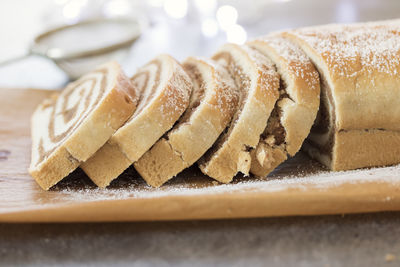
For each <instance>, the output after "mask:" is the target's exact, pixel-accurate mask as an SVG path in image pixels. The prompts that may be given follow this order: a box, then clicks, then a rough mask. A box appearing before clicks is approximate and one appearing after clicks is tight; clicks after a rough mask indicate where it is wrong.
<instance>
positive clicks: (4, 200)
mask: <svg viewBox="0 0 400 267" xmlns="http://www.w3.org/2000/svg"><path fill="white" fill-rule="evenodd" d="M51 93H52V92H51V91H42V90H32V89H0V221H3V222H78V221H80V222H86V221H87V222H89V221H146V220H187V219H222V218H245V217H263V216H287V215H315V214H342V213H360V212H376V211H387V210H400V166H392V167H386V168H375V169H368V170H367V169H366V170H359V171H350V172H337V173H331V172H328V171H327V170H324V169H323V168H322V167H321V166H320V165H319V164H317V163H316V162H313V161H311V160H310V159H308V158H307V157H306V156H304V155H303V154H302V153H299V154H298V155H297V156H296V157H294V158H292V159H290V160H289V161H288V162H287V163H285V164H283V165H282V166H281V167H280V168H278V170H277V171H275V172H274V173H272V174H271V175H270V176H269V177H267V178H266V179H255V178H252V177H240V176H239V177H236V178H235V180H234V182H233V183H232V184H230V185H221V184H218V183H216V182H214V181H212V180H211V179H209V178H207V177H205V176H204V175H202V174H201V173H200V172H199V170H198V169H197V167H192V168H190V169H188V170H186V171H184V172H183V173H181V174H180V175H178V177H176V178H175V179H173V180H172V181H170V182H168V183H167V184H166V185H165V186H163V187H161V188H159V189H153V188H150V187H148V186H147V185H146V184H145V183H144V182H143V180H142V179H141V178H140V177H139V176H138V174H137V173H136V172H135V171H134V169H132V168H130V169H128V170H127V171H126V172H125V173H124V174H123V175H122V176H121V177H120V178H118V179H117V180H116V181H115V182H113V183H112V184H111V186H110V187H109V188H107V189H98V188H96V186H95V185H94V184H93V183H92V182H91V181H90V180H89V179H88V178H87V177H86V175H85V174H84V173H83V172H82V171H81V170H77V171H75V172H74V173H72V174H71V175H70V176H68V177H67V178H65V179H64V180H63V181H62V182H60V183H59V184H58V185H56V186H55V187H54V188H52V189H51V190H50V191H44V190H42V189H41V188H40V187H39V186H38V185H37V184H36V183H35V181H34V180H33V179H32V178H31V177H30V176H29V174H28V172H27V168H28V165H29V161H30V123H29V122H30V116H31V114H32V112H33V110H34V109H35V107H36V106H37V105H38V103H40V102H41V101H42V100H43V99H44V98H45V97H46V96H48V95H50V94H51Z"/></svg>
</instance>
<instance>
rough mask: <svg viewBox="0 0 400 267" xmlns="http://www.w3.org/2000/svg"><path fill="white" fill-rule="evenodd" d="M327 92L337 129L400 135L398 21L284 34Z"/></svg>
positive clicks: (328, 26) (303, 29)
mask: <svg viewBox="0 0 400 267" xmlns="http://www.w3.org/2000/svg"><path fill="white" fill-rule="evenodd" d="M284 35H285V36H287V37H288V38H291V39H293V40H295V41H296V42H297V43H298V44H299V45H300V46H301V47H302V48H303V49H304V50H305V51H306V52H307V54H308V55H309V56H310V57H311V59H312V61H313V62H314V63H315V65H316V66H317V68H318V70H319V72H320V73H323V75H324V76H325V77H324V78H325V79H326V83H327V85H328V86H329V87H330V88H331V93H330V95H331V96H332V102H333V103H332V106H333V114H335V128H336V129H337V130H363V129H386V130H400V105H399V104H398V99H400V90H399V88H400V75H399V73H400V20H394V21H380V22H372V23H359V24H352V25H325V26H319V27H309V28H302V29H298V30H292V31H288V32H286V33H284Z"/></svg>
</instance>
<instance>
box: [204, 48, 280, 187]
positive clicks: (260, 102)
mask: <svg viewBox="0 0 400 267" xmlns="http://www.w3.org/2000/svg"><path fill="white" fill-rule="evenodd" d="M213 59H214V60H216V61H217V62H219V63H220V64H222V65H223V66H224V67H225V68H226V69H227V70H228V72H229V73H230V75H231V76H232V77H233V79H234V80H235V83H236V86H237V87H238V88H239V106H238V109H237V110H236V113H235V114H234V116H233V119H232V121H231V124H230V126H229V127H228V128H227V129H226V131H225V133H223V134H222V135H221V136H220V137H219V139H218V140H217V142H216V143H215V144H214V146H213V147H212V148H211V149H210V150H209V151H208V152H207V153H206V154H205V155H204V157H203V158H202V159H201V160H200V162H199V166H200V169H201V170H202V172H203V173H204V174H206V175H208V176H210V177H212V178H214V179H216V180H218V181H220V182H223V183H228V182H230V181H231V180H232V179H233V177H234V176H235V175H236V174H237V173H238V172H242V173H243V174H245V175H248V173H249V170H250V166H251V157H250V151H251V150H252V149H254V148H255V147H256V145H257V144H258V141H259V139H260V135H261V134H262V132H263V131H264V129H265V126H266V125H267V120H268V117H269V115H270V113H271V111H272V109H273V107H274V105H275V102H276V100H277V99H278V88H279V75H278V74H277V73H276V72H275V70H274V67H273V65H272V63H271V62H270V60H268V58H266V57H265V56H264V55H262V54H261V53H259V52H258V51H256V50H254V49H252V48H250V47H248V46H238V45H234V44H227V45H224V46H223V47H222V48H221V49H220V50H219V52H217V54H215V55H214V56H213Z"/></svg>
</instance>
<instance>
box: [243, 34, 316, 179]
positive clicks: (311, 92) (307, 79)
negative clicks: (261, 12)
mask: <svg viewBox="0 0 400 267" xmlns="http://www.w3.org/2000/svg"><path fill="white" fill-rule="evenodd" d="M248 45H250V46H251V47H254V48H255V49H257V50H258V51H260V52H261V53H263V54H264V55H266V56H267V57H268V58H270V59H271V60H272V62H273V63H274V64H275V67H276V69H277V71H278V73H279V75H280V76H281V82H280V88H279V99H278V101H277V102H276V104H275V107H274V110H273V111H272V113H271V116H270V117H269V119H268V123H267V127H266V128H265V130H264V133H263V134H262V137H261V139H260V143H259V144H258V145H257V148H256V149H255V150H253V151H252V161H251V163H252V165H251V169H250V172H251V173H252V174H254V175H256V176H259V177H265V176H267V175H268V174H269V173H270V172H271V171H273V170H274V169H275V168H276V167H277V166H278V165H279V164H281V163H282V162H283V161H285V160H286V159H287V157H288V156H294V154H296V153H297V151H299V150H300V148H301V145H302V144H303V142H304V140H305V138H306V137H307V135H308V134H309V133H310V129H311V126H312V125H313V122H314V120H315V118H316V116H317V112H318V107H319V98H320V82H319V74H318V72H317V70H316V69H315V67H314V65H313V64H312V62H311V60H310V59H309V58H308V56H307V55H306V54H305V53H304V52H303V51H302V50H301V48H300V47H299V46H297V45H296V44H294V43H292V42H290V41H289V40H288V39H285V38H283V37H282V35H281V34H271V35H268V36H265V37H263V38H259V39H256V40H253V41H251V42H249V43H248Z"/></svg>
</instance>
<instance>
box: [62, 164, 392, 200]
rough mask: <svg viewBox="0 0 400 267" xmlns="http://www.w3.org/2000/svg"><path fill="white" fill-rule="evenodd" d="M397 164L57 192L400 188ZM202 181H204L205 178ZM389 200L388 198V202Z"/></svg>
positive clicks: (108, 194)
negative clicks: (379, 185) (224, 180)
mask: <svg viewBox="0 0 400 267" xmlns="http://www.w3.org/2000/svg"><path fill="white" fill-rule="evenodd" d="M399 173H400V165H396V166H392V167H384V168H373V169H364V170H355V171H342V172H328V171H320V172H318V173H315V174H312V175H306V176H301V175H293V174H292V175H288V176H284V177H277V178H276V177H274V178H272V179H270V180H259V179H258V180H256V179H255V178H246V180H242V181H239V182H236V183H232V184H218V183H216V182H215V183H209V182H207V183H205V184H207V185H206V186H204V185H202V186H200V187H199V186H198V184H197V185H196V184H193V183H190V182H189V183H188V182H182V183H179V184H177V183H174V184H167V185H165V186H163V187H161V188H151V187H149V186H143V185H140V186H138V185H137V184H133V185H131V186H128V187H126V186H125V187H124V188H122V189H105V190H104V189H98V188H95V189H80V190H71V189H64V190H61V191H60V192H59V193H61V194H62V196H63V199H68V198H70V199H71V200H74V201H80V202H81V201H101V200H117V199H131V198H141V199H144V198H161V197H167V196H196V195H197V196H198V195H202V196H205V197H207V196H210V195H220V194H240V193H248V192H251V193H264V194H270V193H276V192H285V191H288V190H300V191H305V192H306V191H310V190H319V191H321V190H322V191H329V190H330V189H332V188H336V187H339V186H342V185H344V184H356V185H360V186H362V184H365V183H389V184H392V185H393V186H400V179H399V178H398V174H399ZM204 179H207V178H206V177H204ZM389 200H390V199H389Z"/></svg>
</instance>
